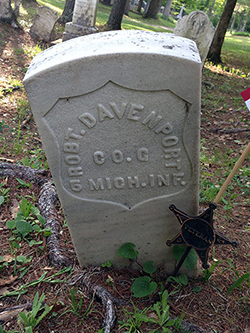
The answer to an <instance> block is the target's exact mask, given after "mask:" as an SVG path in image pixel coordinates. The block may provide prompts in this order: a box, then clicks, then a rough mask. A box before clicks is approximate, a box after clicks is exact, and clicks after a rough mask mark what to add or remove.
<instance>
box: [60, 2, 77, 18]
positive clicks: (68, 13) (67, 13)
mask: <svg viewBox="0 0 250 333" xmlns="http://www.w3.org/2000/svg"><path fill="white" fill-rule="evenodd" d="M74 6H75V0H66V2H65V6H64V9H63V13H62V15H61V16H60V18H59V20H58V22H60V23H62V24H65V23H67V22H72V18H73V12H74Z"/></svg>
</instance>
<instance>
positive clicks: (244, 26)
mask: <svg viewBox="0 0 250 333" xmlns="http://www.w3.org/2000/svg"><path fill="white" fill-rule="evenodd" d="M249 15H250V9H249V11H248V13H247V15H246V19H245V22H244V24H243V27H242V31H245V29H246V25H247V22H248V19H249Z"/></svg>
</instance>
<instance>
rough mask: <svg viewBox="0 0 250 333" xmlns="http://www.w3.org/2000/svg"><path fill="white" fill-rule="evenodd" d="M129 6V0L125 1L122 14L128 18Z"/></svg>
mask: <svg viewBox="0 0 250 333" xmlns="http://www.w3.org/2000/svg"><path fill="white" fill-rule="evenodd" d="M129 5H130V0H127V1H126V5H125V9H124V14H125V15H127V16H128V12H129Z"/></svg>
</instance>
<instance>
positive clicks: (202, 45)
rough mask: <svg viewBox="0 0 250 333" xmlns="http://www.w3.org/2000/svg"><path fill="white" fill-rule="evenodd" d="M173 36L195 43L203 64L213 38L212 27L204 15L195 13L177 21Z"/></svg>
mask: <svg viewBox="0 0 250 333" xmlns="http://www.w3.org/2000/svg"><path fill="white" fill-rule="evenodd" d="M174 34H175V35H177V36H181V37H186V38H189V39H192V40H193V41H195V42H196V44H197V47H198V50H199V53H200V57H201V60H202V64H204V63H205V60H206V57H207V54H208V51H209V47H210V45H211V42H212V40H213V37H214V27H213V24H212V22H211V21H210V20H209V17H208V16H207V14H206V13H204V12H202V11H195V12H192V13H191V14H189V15H186V16H184V17H182V18H181V19H180V20H178V22H177V24H176V27H175V29H174Z"/></svg>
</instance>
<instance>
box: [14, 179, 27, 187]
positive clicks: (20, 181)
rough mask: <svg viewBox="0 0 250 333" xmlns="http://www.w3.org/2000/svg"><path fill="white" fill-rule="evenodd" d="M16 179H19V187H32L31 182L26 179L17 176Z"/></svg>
mask: <svg viewBox="0 0 250 333" xmlns="http://www.w3.org/2000/svg"><path fill="white" fill-rule="evenodd" d="M16 180H17V181H18V183H19V185H18V186H17V187H29V188H30V187H31V183H26V182H25V181H24V180H22V179H20V178H16Z"/></svg>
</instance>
